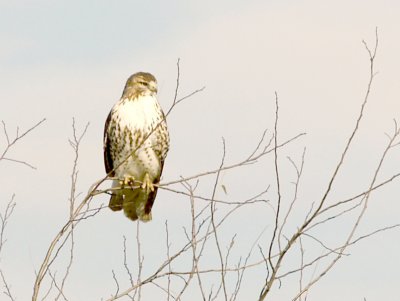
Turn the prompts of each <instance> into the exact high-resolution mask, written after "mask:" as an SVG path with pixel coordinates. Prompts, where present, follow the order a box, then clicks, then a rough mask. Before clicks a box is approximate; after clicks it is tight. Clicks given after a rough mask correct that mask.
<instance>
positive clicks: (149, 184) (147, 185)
mask: <svg viewBox="0 0 400 301" xmlns="http://www.w3.org/2000/svg"><path fill="white" fill-rule="evenodd" d="M142 189H144V190H145V191H146V193H149V192H150V191H154V185H153V182H152V181H150V177H149V174H148V173H146V175H145V176H144V179H143V184H142Z"/></svg>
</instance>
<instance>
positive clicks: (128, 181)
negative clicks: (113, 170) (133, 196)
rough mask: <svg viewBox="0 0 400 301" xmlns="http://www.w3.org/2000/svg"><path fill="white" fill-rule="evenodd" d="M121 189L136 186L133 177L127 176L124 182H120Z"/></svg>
mask: <svg viewBox="0 0 400 301" xmlns="http://www.w3.org/2000/svg"><path fill="white" fill-rule="evenodd" d="M119 184H120V185H121V187H125V186H133V185H134V184H135V178H134V177H132V176H126V177H125V178H124V179H123V180H119Z"/></svg>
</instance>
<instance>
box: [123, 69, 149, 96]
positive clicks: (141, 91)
mask: <svg viewBox="0 0 400 301" xmlns="http://www.w3.org/2000/svg"><path fill="white" fill-rule="evenodd" d="M156 93H157V80H156V78H155V77H154V76H153V75H152V74H150V73H146V72H138V73H135V74H133V75H131V76H130V77H129V78H128V80H127V81H126V85H125V89H124V92H123V93H122V96H123V97H127V98H131V99H132V98H136V97H137V96H139V95H146V94H147V95H148V94H150V95H154V94H156Z"/></svg>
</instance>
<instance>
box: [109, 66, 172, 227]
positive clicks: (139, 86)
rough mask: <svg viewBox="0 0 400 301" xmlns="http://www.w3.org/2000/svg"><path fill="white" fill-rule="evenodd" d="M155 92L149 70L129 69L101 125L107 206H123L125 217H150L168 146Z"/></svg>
mask: <svg viewBox="0 0 400 301" xmlns="http://www.w3.org/2000/svg"><path fill="white" fill-rule="evenodd" d="M156 94H157V81H156V79H155V77H154V76H153V75H151V74H150V73H145V72H139V73H136V74H133V75H132V76H131V77H129V78H128V80H127V82H126V85H125V88H124V92H123V93H122V97H121V99H120V100H119V101H118V102H117V103H116V104H115V105H114V107H113V108H112V109H111V112H110V114H109V115H108V117H107V120H106V124H105V128H104V163H105V167H106V172H107V173H108V174H109V176H111V177H114V180H113V188H115V190H113V191H112V196H111V199H110V203H109V207H110V208H111V210H113V211H118V210H121V209H124V213H125V215H126V216H127V217H128V218H130V219H131V220H137V219H138V218H139V220H141V221H149V220H151V207H152V206H153V203H154V199H155V197H156V194H157V187H155V186H154V185H153V184H155V183H158V182H159V181H160V176H161V172H162V169H163V166H164V160H165V157H166V156H167V152H168V148H169V135H168V130H167V124H166V121H165V116H164V113H163V111H162V110H161V107H160V105H159V103H158V101H157V97H156ZM118 187H120V189H118Z"/></svg>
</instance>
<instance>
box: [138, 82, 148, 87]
mask: <svg viewBox="0 0 400 301" xmlns="http://www.w3.org/2000/svg"><path fill="white" fill-rule="evenodd" d="M140 83H141V84H142V85H143V86H146V87H147V86H148V85H149V83H146V82H140Z"/></svg>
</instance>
